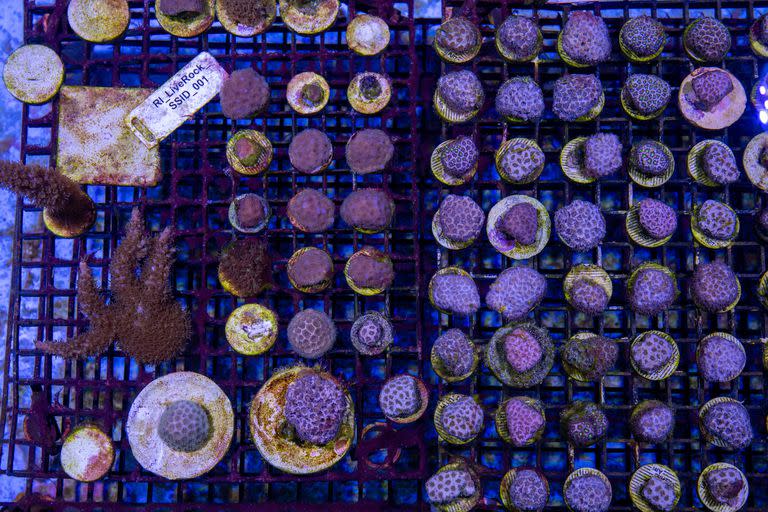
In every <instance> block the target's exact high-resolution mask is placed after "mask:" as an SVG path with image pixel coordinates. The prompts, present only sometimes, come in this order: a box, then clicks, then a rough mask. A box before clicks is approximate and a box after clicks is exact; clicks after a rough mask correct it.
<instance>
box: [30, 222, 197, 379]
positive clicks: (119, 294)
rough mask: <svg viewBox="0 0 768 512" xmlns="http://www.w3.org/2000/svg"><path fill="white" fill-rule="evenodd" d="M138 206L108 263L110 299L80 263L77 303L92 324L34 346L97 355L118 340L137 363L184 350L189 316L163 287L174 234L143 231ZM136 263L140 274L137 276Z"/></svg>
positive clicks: (63, 353) (162, 358) (53, 351)
mask: <svg viewBox="0 0 768 512" xmlns="http://www.w3.org/2000/svg"><path fill="white" fill-rule="evenodd" d="M143 224H144V222H143V219H142V217H141V216H140V215H139V211H138V210H134V211H133V212H132V214H131V220H130V222H129V223H128V226H127V228H126V233H125V236H124V237H123V240H122V243H121V244H120V245H119V247H118V248H117V249H116V250H115V253H114V255H113V257H112V263H111V265H110V274H111V277H112V292H113V293H112V295H113V300H112V302H110V303H109V304H105V303H104V301H103V300H102V298H101V296H100V292H99V289H98V287H97V286H96V283H95V282H94V280H93V274H92V273H91V269H90V268H89V267H88V265H87V264H86V262H84V261H83V262H81V263H80V274H79V275H78V288H79V292H78V301H79V304H80V308H81V310H82V311H83V312H84V313H85V314H86V316H88V318H89V320H90V322H91V326H90V330H89V331H88V332H87V333H83V334H80V335H78V336H76V337H74V338H71V339H69V340H67V341H65V342H53V343H51V342H42V343H38V344H37V346H38V347H39V348H40V349H41V350H44V351H46V352H48V353H51V354H56V355H60V356H63V357H67V358H72V357H83V356H89V355H99V354H101V353H102V352H104V351H105V350H107V349H108V348H109V346H110V345H111V344H112V342H117V343H118V344H119V346H120V348H121V349H122V350H123V351H125V353H126V354H128V355H129V356H131V357H133V358H134V359H136V360H137V361H138V362H139V363H142V364H155V363H160V362H163V361H167V360H169V359H172V358H173V357H175V356H176V355H178V354H179V353H181V352H182V351H183V350H184V346H185V345H186V343H187V341H188V340H189V337H190V335H191V325H190V319H189V315H188V314H187V312H186V311H184V309H182V307H181V306H180V305H179V303H177V302H176V301H175V300H174V298H173V294H172V292H171V288H170V287H169V286H168V277H169V274H170V271H171V267H172V266H173V261H174V257H173V232H172V231H171V230H170V229H168V228H166V229H165V230H163V232H162V233H160V235H158V236H157V237H156V238H154V239H152V238H150V237H149V236H148V235H147V234H146V233H145V231H144V226H143ZM139 267H141V274H140V275H139V273H138V271H139Z"/></svg>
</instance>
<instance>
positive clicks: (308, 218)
mask: <svg viewBox="0 0 768 512" xmlns="http://www.w3.org/2000/svg"><path fill="white" fill-rule="evenodd" d="M335 209H336V207H335V206H334V204H333V201H331V200H330V199H329V198H328V197H327V196H325V194H323V193H322V192H319V191H317V190H313V189H308V188H305V189H301V190H299V191H298V192H297V193H296V195H295V196H293V197H292V198H291V200H290V201H288V207H287V214H288V218H289V219H290V221H291V223H292V224H293V225H294V226H295V227H296V228H297V229H300V230H302V231H306V232H308V233H321V232H323V231H325V230H327V229H329V228H330V227H331V226H333V221H334V217H335Z"/></svg>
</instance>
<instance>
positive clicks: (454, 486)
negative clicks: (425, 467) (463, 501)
mask: <svg viewBox="0 0 768 512" xmlns="http://www.w3.org/2000/svg"><path fill="white" fill-rule="evenodd" d="M426 490H427V497H428V498H429V501H430V503H436V504H446V503H451V502H452V501H455V500H457V499H459V498H468V497H470V496H472V495H474V494H475V493H476V492H477V488H476V486H475V481H474V480H473V479H472V475H471V474H470V473H469V471H466V470H460V469H449V470H443V471H439V472H437V473H435V474H434V475H432V476H431V477H430V478H429V480H427V483H426Z"/></svg>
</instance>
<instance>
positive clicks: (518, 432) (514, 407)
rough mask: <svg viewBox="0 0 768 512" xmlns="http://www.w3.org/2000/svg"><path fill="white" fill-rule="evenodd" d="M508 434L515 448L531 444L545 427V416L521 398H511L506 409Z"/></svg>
mask: <svg viewBox="0 0 768 512" xmlns="http://www.w3.org/2000/svg"><path fill="white" fill-rule="evenodd" d="M504 415H505V418H506V422H507V432H508V433H509V438H510V440H511V441H512V445H513V446H517V447H521V446H526V445H527V444H530V442H531V441H532V440H533V439H534V438H535V437H536V435H537V434H538V433H539V432H540V430H541V429H542V427H544V423H545V418H544V415H543V414H542V413H541V411H539V410H538V409H536V408H535V407H533V406H531V405H530V404H528V403H527V402H526V401H525V400H523V399H521V398H511V399H509V400H508V401H507V404H506V406H505V408H504Z"/></svg>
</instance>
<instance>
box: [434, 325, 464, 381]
mask: <svg viewBox="0 0 768 512" xmlns="http://www.w3.org/2000/svg"><path fill="white" fill-rule="evenodd" d="M432 350H433V352H434V354H435V356H436V357H437V359H438V360H439V361H440V364H441V366H442V368H443V370H445V371H446V372H448V374H449V375H450V376H452V377H462V376H465V375H467V374H468V373H469V372H470V371H472V367H473V366H474V363H475V344H474V343H472V340H470V339H469V337H467V335H466V334H464V333H463V332H462V331H460V330H459V329H450V330H448V331H446V332H445V333H443V334H442V335H441V336H440V337H439V338H437V339H436V340H435V344H434V345H433V347H432Z"/></svg>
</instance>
